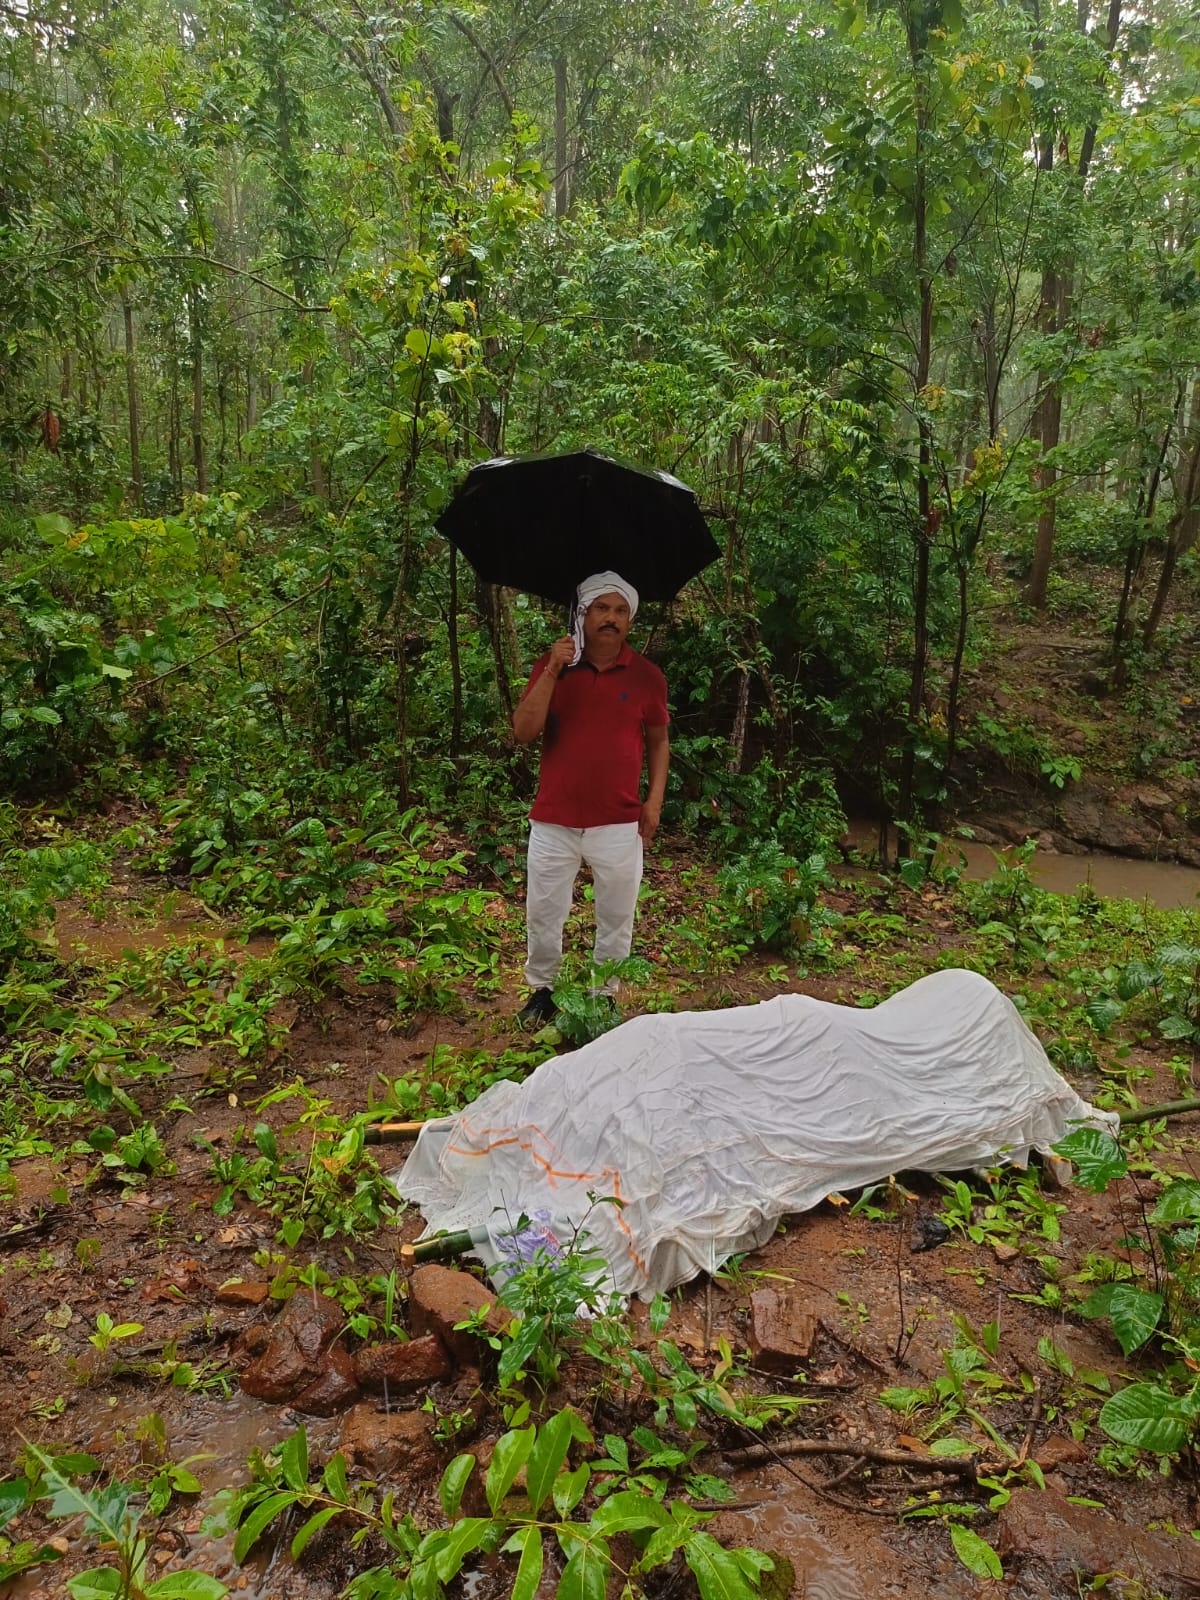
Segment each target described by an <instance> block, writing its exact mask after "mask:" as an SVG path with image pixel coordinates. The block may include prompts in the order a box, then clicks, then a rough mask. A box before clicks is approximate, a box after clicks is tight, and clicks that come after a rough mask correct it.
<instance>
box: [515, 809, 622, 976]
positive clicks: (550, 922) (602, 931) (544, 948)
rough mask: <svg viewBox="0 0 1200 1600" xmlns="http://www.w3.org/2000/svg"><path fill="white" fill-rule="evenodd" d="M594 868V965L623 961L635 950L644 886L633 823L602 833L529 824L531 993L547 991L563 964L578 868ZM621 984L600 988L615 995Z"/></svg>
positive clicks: (616, 825) (527, 970)
mask: <svg viewBox="0 0 1200 1600" xmlns="http://www.w3.org/2000/svg"><path fill="white" fill-rule="evenodd" d="M584 862H586V863H587V864H588V866H589V867H591V869H592V882H593V885H594V893H595V911H596V943H595V947H594V950H593V952H592V960H593V962H594V963H595V964H596V965H597V966H598V965H599V964H600V963H601V962H604V961H624V959H625V957H626V956H627V955H628V954H629V952H630V949H631V948H632V945H633V918H634V914H635V912H636V911H637V898H638V889H639V887H640V885H641V882H642V836H641V834H640V833H639V832H638V825H637V823H636V822H614V823H611V824H609V825H608V826H606V827H603V828H560V827H559V826H558V825H557V824H556V823H553V822H531V823H530V824H529V879H528V890H527V898H526V905H525V920H526V932H527V937H528V944H529V959H528V960H527V961H526V963H525V981H526V983H528V985H529V987H530V988H531V989H551V988H553V987H554V982H555V979H556V978H557V977H558V969H559V967H560V966H561V965H562V942H563V928H564V927H565V926H566V921H567V918H568V917H569V916H570V914H571V893H572V890H573V889H574V887H575V879H576V877H577V875H578V873H579V868H580V866H581V865H582V864H583V863H584ZM619 987H620V985H619V983H618V982H617V980H616V979H615V978H610V979H609V980H608V981H607V982H606V983H605V985H604V988H605V990H606V991H607V992H608V993H609V994H616V992H617V990H618V988H619Z"/></svg>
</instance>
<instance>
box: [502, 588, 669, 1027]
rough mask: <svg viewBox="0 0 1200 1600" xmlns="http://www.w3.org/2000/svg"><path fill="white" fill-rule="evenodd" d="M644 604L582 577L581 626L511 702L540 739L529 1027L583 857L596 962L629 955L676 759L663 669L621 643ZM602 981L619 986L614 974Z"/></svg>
mask: <svg viewBox="0 0 1200 1600" xmlns="http://www.w3.org/2000/svg"><path fill="white" fill-rule="evenodd" d="M637 608H638V596H637V590H636V589H635V588H634V587H633V585H632V584H629V583H626V582H625V580H624V579H623V578H622V577H620V576H619V575H618V574H617V573H615V572H598V573H596V575H595V576H594V577H591V578H585V579H584V581H583V582H582V583H581V584H580V585H579V588H578V591H577V599H576V609H575V632H574V636H573V637H572V636H570V635H568V636H567V637H566V638H563V639H559V640H557V641H556V643H555V644H554V645H553V646H552V647H551V648H550V650H549V651H548V652H547V654H546V655H544V656H543V657H542V658H541V660H540V661H538V662H537V663H536V665H535V666H534V669H533V672H532V673H531V674H530V678H529V682H528V684H527V685H526V688H525V692H524V694H523V695H522V696H521V701H520V704H519V705H518V706H517V709H516V711H515V712H514V713H513V733H514V734H515V735H516V738H517V740H518V742H519V743H521V744H529V743H531V742H532V740H534V739H536V738H538V736H539V735H540V736H541V738H542V763H541V774H540V778H539V781H538V792H537V798H536V799H535V800H534V802H533V809H532V810H531V811H530V813H529V816H530V824H529V873H528V893H527V903H526V928H527V937H528V960H527V961H526V963H525V980H526V982H527V983H528V984H529V987H530V988H531V989H532V991H533V993H532V994H531V995H530V997H529V1000H528V1001H527V1002H526V1004H525V1006H524V1007H523V1009H522V1010H521V1011H520V1013H519V1014H518V1017H517V1021H518V1022H519V1023H520V1025H521V1026H522V1027H525V1028H528V1027H541V1026H542V1025H543V1024H544V1023H546V1022H549V1021H550V1019H551V1018H552V1017H553V1015H554V1001H553V998H552V996H551V990H552V988H553V986H554V981H555V979H556V978H557V977H558V969H559V966H560V965H561V963H562V938H563V928H564V927H565V925H566V921H567V917H568V916H569V915H570V911H571V894H572V891H573V889H574V886H575V878H576V876H577V874H578V872H579V868H580V865H581V864H582V863H583V862H586V863H587V864H588V866H589V867H590V868H591V869H592V880H593V885H594V893H595V911H596V942H595V947H594V951H593V956H592V959H593V961H594V963H595V964H596V965H600V964H601V963H603V962H607V961H623V960H624V959H625V957H626V956H627V955H628V954H629V951H630V947H631V945H632V943H633V919H634V914H635V912H636V910H637V897H638V888H639V886H640V884H641V881H642V849H643V846H645V845H648V844H649V843H650V842H651V840H652V839H653V838H654V835H655V833H656V832H657V830H658V819H659V815H660V813H661V811H662V803H663V795H664V793H665V792H666V787H667V765H668V761H669V759H670V749H669V744H668V740H667V723H668V721H669V718H668V715H667V684H666V679H665V678H664V677H663V675H662V673H661V672H660V671H659V670H658V668H657V667H656V666H654V665H653V664H652V663H651V662H649V661H647V660H646V658H645V657H644V656H640V655H638V653H637V651H636V650H632V649H631V648H630V647H629V645H628V644H627V643H626V642H625V640H626V635H627V634H628V632H629V627H630V624H631V623H632V621H633V619H634V617H635V616H636V615H637ZM643 761H644V762H645V765H646V768H647V772H648V778H649V781H648V787H647V792H646V798H645V800H642V799H641V798H640V791H641V781H642V765H643ZM605 989H606V991H607V992H608V993H609V994H615V993H616V989H617V983H616V981H615V980H613V979H610V980H609V981H608V982H607V983H606V984H605Z"/></svg>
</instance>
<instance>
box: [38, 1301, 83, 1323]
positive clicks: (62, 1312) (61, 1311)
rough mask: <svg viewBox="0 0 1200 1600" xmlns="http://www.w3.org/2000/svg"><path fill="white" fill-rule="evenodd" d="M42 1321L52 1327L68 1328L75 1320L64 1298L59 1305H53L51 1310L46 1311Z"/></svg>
mask: <svg viewBox="0 0 1200 1600" xmlns="http://www.w3.org/2000/svg"><path fill="white" fill-rule="evenodd" d="M42 1321H43V1322H48V1323H49V1324H50V1326H51V1327H52V1328H69V1327H70V1326H71V1324H72V1323H73V1322H74V1321H75V1313H74V1311H73V1310H72V1309H71V1307H70V1306H69V1305H68V1304H67V1302H66V1301H65V1300H64V1301H63V1303H62V1304H61V1305H59V1306H55V1308H54V1310H53V1311H47V1313H46V1315H45V1316H44V1317H43V1318H42Z"/></svg>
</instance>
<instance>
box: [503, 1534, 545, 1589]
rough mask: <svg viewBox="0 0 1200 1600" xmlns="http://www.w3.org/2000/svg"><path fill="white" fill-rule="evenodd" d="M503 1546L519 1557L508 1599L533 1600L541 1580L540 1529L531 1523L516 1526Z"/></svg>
mask: <svg viewBox="0 0 1200 1600" xmlns="http://www.w3.org/2000/svg"><path fill="white" fill-rule="evenodd" d="M503 1548H504V1549H505V1550H508V1551H511V1552H512V1553H513V1554H514V1555H518V1554H519V1555H520V1557H521V1559H520V1561H519V1562H518V1563H517V1576H516V1578H515V1579H514V1580H513V1586H512V1594H511V1595H510V1596H509V1600H533V1597H534V1595H535V1594H536V1593H537V1588H538V1584H539V1583H541V1581H542V1561H543V1553H542V1530H541V1529H540V1528H537V1527H534V1526H532V1524H530V1525H527V1526H526V1527H524V1528H518V1529H517V1531H516V1533H514V1534H513V1536H512V1538H511V1539H510V1540H509V1541H508V1543H507V1544H505V1545H504V1547H503Z"/></svg>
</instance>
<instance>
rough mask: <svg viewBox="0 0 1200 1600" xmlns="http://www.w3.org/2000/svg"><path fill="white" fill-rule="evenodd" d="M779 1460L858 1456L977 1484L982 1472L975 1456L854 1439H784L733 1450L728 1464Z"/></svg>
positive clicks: (737, 1465)
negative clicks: (921, 1453)
mask: <svg viewBox="0 0 1200 1600" xmlns="http://www.w3.org/2000/svg"><path fill="white" fill-rule="evenodd" d="M779 1456H854V1457H861V1458H862V1459H863V1461H864V1462H866V1461H871V1462H874V1463H875V1465H876V1466H880V1467H906V1468H908V1469H909V1470H911V1471H913V1472H948V1473H950V1474H952V1476H954V1477H956V1478H965V1479H966V1480H967V1482H968V1483H975V1482H976V1480H977V1478H978V1475H979V1474H978V1471H977V1468H976V1464H975V1458H974V1456H919V1455H913V1454H912V1452H911V1451H908V1450H885V1449H883V1448H882V1446H880V1445H871V1444H864V1443H863V1442H862V1440H861V1439H851V1440H848V1441H847V1442H846V1443H845V1444H839V1443H837V1442H835V1441H834V1440H832V1439H781V1440H780V1441H779V1443H778V1444H775V1445H770V1446H767V1445H761V1444H752V1445H747V1446H746V1447H745V1449H743V1450H729V1451H727V1452H726V1454H725V1460H726V1461H727V1462H728V1463H729V1465H730V1466H731V1467H757V1466H761V1465H762V1464H763V1463H764V1462H767V1461H773V1460H775V1459H777V1458H778V1457H779Z"/></svg>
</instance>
